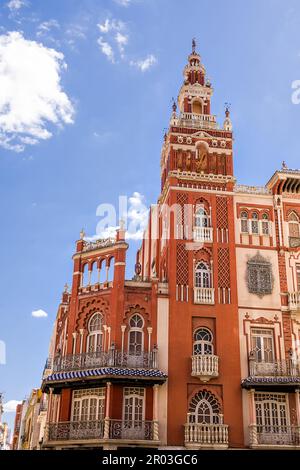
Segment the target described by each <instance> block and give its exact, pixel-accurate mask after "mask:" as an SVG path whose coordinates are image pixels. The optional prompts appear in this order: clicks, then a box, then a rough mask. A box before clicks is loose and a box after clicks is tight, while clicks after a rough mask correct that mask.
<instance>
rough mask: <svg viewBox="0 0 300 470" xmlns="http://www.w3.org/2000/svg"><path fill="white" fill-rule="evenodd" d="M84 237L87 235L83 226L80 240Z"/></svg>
mask: <svg viewBox="0 0 300 470" xmlns="http://www.w3.org/2000/svg"><path fill="white" fill-rule="evenodd" d="M84 237H85V231H84V228H82V229H81V232H80V240H83V239H84Z"/></svg>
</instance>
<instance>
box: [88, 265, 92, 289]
mask: <svg viewBox="0 0 300 470" xmlns="http://www.w3.org/2000/svg"><path fill="white" fill-rule="evenodd" d="M91 277H92V271H91V270H90V269H89V277H88V283H87V285H88V286H90V285H91Z"/></svg>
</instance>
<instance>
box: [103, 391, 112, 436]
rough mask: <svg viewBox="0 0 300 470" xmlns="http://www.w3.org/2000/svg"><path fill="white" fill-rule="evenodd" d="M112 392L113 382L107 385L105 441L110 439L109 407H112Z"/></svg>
mask: <svg viewBox="0 0 300 470" xmlns="http://www.w3.org/2000/svg"><path fill="white" fill-rule="evenodd" d="M110 392H111V382H107V384H106V404H105V419H104V436H103V437H104V439H109V407H110Z"/></svg>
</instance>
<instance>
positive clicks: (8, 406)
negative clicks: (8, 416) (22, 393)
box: [3, 400, 22, 413]
mask: <svg viewBox="0 0 300 470" xmlns="http://www.w3.org/2000/svg"><path fill="white" fill-rule="evenodd" d="M20 403H22V402H21V401H18V400H9V401H7V402H6V403H4V405H3V411H4V413H14V412H15V411H16V408H17V405H19V404H20Z"/></svg>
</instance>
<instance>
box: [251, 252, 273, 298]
mask: <svg viewBox="0 0 300 470" xmlns="http://www.w3.org/2000/svg"><path fill="white" fill-rule="evenodd" d="M247 285H248V291H249V292H250V293H251V294H256V295H258V296H259V297H263V296H264V295H268V294H271V293H272V290H273V274H272V265H271V263H270V261H268V260H267V259H266V258H264V257H263V256H262V255H261V254H260V253H259V252H257V254H256V255H255V256H253V258H250V259H249V260H248V261H247Z"/></svg>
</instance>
